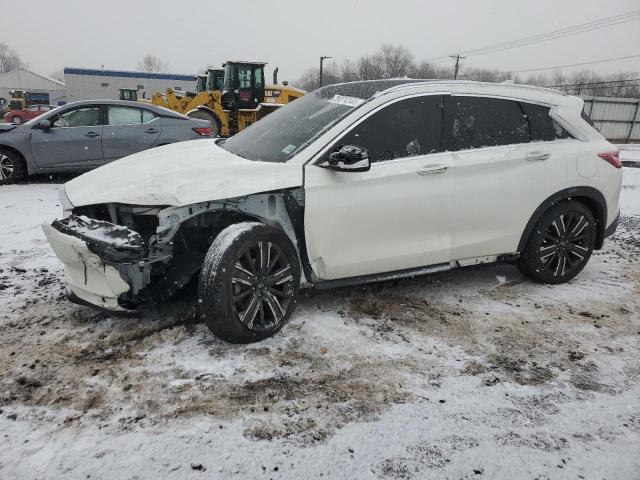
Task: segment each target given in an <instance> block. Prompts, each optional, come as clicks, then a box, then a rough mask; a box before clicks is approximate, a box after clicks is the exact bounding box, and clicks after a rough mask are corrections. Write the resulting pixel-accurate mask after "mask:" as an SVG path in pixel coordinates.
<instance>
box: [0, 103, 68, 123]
mask: <svg viewBox="0 0 640 480" xmlns="http://www.w3.org/2000/svg"><path fill="white" fill-rule="evenodd" d="M54 108H56V107H54V106H53V105H31V106H30V107H27V108H26V109H24V110H9V111H8V112H7V113H5V114H4V121H5V122H7V123H16V124H18V123H24V122H28V121H29V120H31V119H32V118H36V117H37V116H38V115H42V114H43V113H46V112H48V111H50V110H53V109H54Z"/></svg>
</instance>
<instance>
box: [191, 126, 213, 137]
mask: <svg viewBox="0 0 640 480" xmlns="http://www.w3.org/2000/svg"><path fill="white" fill-rule="evenodd" d="M193 131H194V132H196V133H197V134H198V135H202V136H203V137H210V136H211V127H198V128H194V129H193Z"/></svg>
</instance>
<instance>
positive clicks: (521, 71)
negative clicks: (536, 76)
mask: <svg viewBox="0 0 640 480" xmlns="http://www.w3.org/2000/svg"><path fill="white" fill-rule="evenodd" d="M637 57H640V54H637V55H627V56H626V57H616V58H605V59H604V60H594V61H592V62H582V63H570V64H567V65H556V66H555V67H543V68H529V69H527V70H510V71H509V72H510V73H526V72H538V71H541V70H555V69H556V68H565V67H579V66H581V65H592V64H594V63H606V62H615V61H617V60H626V59H628V58H637Z"/></svg>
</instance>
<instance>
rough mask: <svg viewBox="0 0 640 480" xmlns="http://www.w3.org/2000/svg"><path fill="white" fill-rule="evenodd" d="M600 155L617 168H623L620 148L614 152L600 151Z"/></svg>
mask: <svg viewBox="0 0 640 480" xmlns="http://www.w3.org/2000/svg"><path fill="white" fill-rule="evenodd" d="M598 156H599V157H600V158H601V159H603V160H606V161H607V162H609V163H610V164H611V165H613V166H614V167H616V168H622V162H621V161H620V150H614V151H612V152H603V153H599V154H598Z"/></svg>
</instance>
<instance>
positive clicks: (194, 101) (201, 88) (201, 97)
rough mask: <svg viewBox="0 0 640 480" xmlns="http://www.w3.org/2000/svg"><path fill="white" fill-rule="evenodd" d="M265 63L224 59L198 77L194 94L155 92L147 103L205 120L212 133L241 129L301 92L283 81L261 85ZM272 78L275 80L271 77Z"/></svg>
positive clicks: (226, 135)
mask: <svg viewBox="0 0 640 480" xmlns="http://www.w3.org/2000/svg"><path fill="white" fill-rule="evenodd" d="M265 65H266V64H265V63H256V62H226V63H225V64H224V65H223V67H224V69H223V70H217V69H210V70H209V71H208V75H207V76H206V79H205V77H204V76H202V77H199V78H198V88H197V90H198V91H197V92H196V93H187V94H183V95H177V94H176V92H174V91H173V90H172V89H167V91H166V93H164V94H162V93H160V92H157V93H155V94H154V95H153V97H152V98H151V103H153V104H154V105H159V106H161V107H165V108H169V109H171V110H174V111H176V112H179V113H183V114H185V115H188V116H190V117H193V118H200V119H204V120H209V121H210V122H211V128H212V131H213V133H212V134H213V135H214V136H222V137H228V136H231V135H234V134H235V133H237V132H240V131H242V130H243V129H245V128H246V127H248V126H249V125H251V124H252V123H254V122H257V121H258V120H260V119H261V118H262V117H264V116H265V115H268V114H269V113H271V112H273V111H274V110H276V109H277V108H280V107H282V106H283V105H286V104H287V103H289V102H292V101H293V100H295V99H296V98H299V97H301V96H302V95H304V94H305V92H304V91H303V90H300V89H298V88H294V87H290V86H288V85H286V84H284V85H281V84H277V83H276V84H274V85H265V81H264V66H265ZM274 80H275V79H274Z"/></svg>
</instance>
